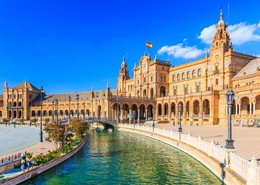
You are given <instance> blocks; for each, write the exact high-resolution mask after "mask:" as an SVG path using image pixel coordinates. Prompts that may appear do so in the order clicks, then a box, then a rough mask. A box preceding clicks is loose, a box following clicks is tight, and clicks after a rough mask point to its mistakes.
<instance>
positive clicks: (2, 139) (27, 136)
mask: <svg viewBox="0 0 260 185" xmlns="http://www.w3.org/2000/svg"><path fill="white" fill-rule="evenodd" d="M45 136H46V135H44V137H45ZM39 140H40V136H39V127H34V126H32V127H29V126H19V125H18V126H16V128H14V127H13V126H5V125H0V158H3V157H5V156H9V155H13V154H17V153H23V152H25V151H28V152H33V156H35V155H38V154H40V153H47V152H48V150H53V149H55V146H54V145H53V144H52V143H49V142H43V143H40V141H39Z"/></svg>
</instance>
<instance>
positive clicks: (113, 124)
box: [60, 118, 118, 130]
mask: <svg viewBox="0 0 260 185" xmlns="http://www.w3.org/2000/svg"><path fill="white" fill-rule="evenodd" d="M72 120H73V119H71V121H72ZM81 121H83V122H86V123H89V124H91V123H100V124H102V125H103V126H104V128H105V130H108V129H112V130H117V128H118V124H117V121H116V120H111V119H107V118H87V119H82V120H81ZM60 122H68V119H62V120H60Z"/></svg>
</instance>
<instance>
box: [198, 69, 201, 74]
mask: <svg viewBox="0 0 260 185" xmlns="http://www.w3.org/2000/svg"><path fill="white" fill-rule="evenodd" d="M198 76H201V69H200V68H199V69H198Z"/></svg>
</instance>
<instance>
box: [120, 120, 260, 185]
mask: <svg viewBox="0 0 260 185" xmlns="http://www.w3.org/2000/svg"><path fill="white" fill-rule="evenodd" d="M119 127H123V128H131V129H136V130H143V131H147V132H150V133H155V134H158V135H161V136H165V137H169V138H171V139H175V140H179V141H182V142H183V143H186V144H188V145H190V146H193V147H194V148H197V149H198V150H201V151H203V152H205V153H206V154H208V155H209V156H211V157H213V158H215V159H217V160H218V161H219V162H220V163H221V164H222V165H223V166H224V167H229V168H230V169H232V170H233V171H235V172H236V173H237V174H239V175H240V176H241V177H242V178H243V179H245V180H246V181H247V185H259V184H260V167H259V165H258V162H257V160H256V158H253V159H252V160H251V161H249V160H247V159H244V158H242V157H240V156H239V155H237V154H236V153H234V152H232V151H229V150H226V149H225V148H223V147H222V146H221V145H218V144H215V142H214V141H213V140H212V141H211V142H207V141H205V140H203V138H202V137H201V136H199V137H194V136H191V134H190V133H188V134H184V133H180V132H174V131H173V130H166V129H165V128H164V129H161V128H159V127H156V128H153V127H149V126H139V125H133V124H131V125H129V124H119Z"/></svg>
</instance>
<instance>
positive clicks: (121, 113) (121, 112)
mask: <svg viewBox="0 0 260 185" xmlns="http://www.w3.org/2000/svg"><path fill="white" fill-rule="evenodd" d="M120 120H121V122H122V120H123V109H122V108H121V110H120Z"/></svg>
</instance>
